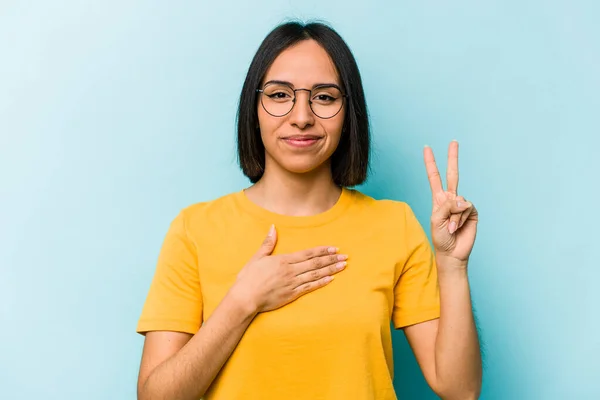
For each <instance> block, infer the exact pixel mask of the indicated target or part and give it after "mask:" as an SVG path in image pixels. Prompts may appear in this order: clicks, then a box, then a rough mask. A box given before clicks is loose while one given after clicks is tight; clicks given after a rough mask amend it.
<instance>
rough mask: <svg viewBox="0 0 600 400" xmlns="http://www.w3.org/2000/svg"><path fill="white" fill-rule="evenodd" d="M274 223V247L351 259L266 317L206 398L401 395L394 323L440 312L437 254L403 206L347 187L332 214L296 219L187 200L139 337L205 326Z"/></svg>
mask: <svg viewBox="0 0 600 400" xmlns="http://www.w3.org/2000/svg"><path fill="white" fill-rule="evenodd" d="M272 223H274V224H275V225H276V227H277V231H278V241H277V246H276V247H275V251H274V253H273V254H284V253H291V252H295V251H298V250H302V249H306V248H310V247H314V246H321V245H325V246H328V245H329V246H336V247H339V249H340V253H342V254H348V256H349V258H348V265H347V267H346V269H345V270H343V271H341V272H340V273H338V274H337V275H335V279H334V280H333V281H332V282H331V283H330V284H329V285H327V286H325V287H324V288H321V289H318V290H316V291H314V292H311V293H308V294H307V295H305V296H303V297H300V298H299V299H297V300H296V301H294V302H292V303H290V304H288V305H286V306H284V307H282V308H279V309H277V310H274V311H270V312H266V313H260V314H258V315H257V316H256V318H255V319H254V320H253V321H252V323H251V324H250V326H249V328H248V330H247V331H246V332H245V334H244V335H243V337H242V339H241V341H240V342H239V344H238V346H237V347H236V349H235V350H234V352H233V354H232V355H231V357H230V358H229V360H228V361H227V362H226V363H225V365H224V366H223V368H222V370H221V372H220V374H219V375H218V376H217V378H216V379H215V381H214V382H213V384H212V385H211V387H210V389H209V391H208V392H207V393H206V395H205V399H207V400H232V399H244V400H252V399H261V400H263V399H276V400H283V399H285V400H293V399H309V400H319V399H323V400H337V399H339V400H349V399H353V400H367V399H377V400H387V399H395V398H396V395H395V391H394V388H393V384H392V383H393V356H392V344H391V332H390V330H391V328H390V321H392V322H393V324H394V326H395V327H396V328H402V327H405V326H407V325H412V324H415V323H419V322H423V321H427V320H431V319H435V318H438V317H439V315H440V306H439V288H438V281H437V270H436V266H435V258H434V256H433V252H432V249H431V246H430V244H429V241H428V239H427V236H426V235H425V232H424V230H423V229H422V227H421V225H420V224H419V222H418V220H417V219H416V217H415V215H414V214H413V212H412V210H411V208H410V207H409V206H408V205H407V204H406V203H403V202H398V201H391V200H375V199H373V198H371V197H369V196H367V195H364V194H362V193H361V192H359V191H356V190H351V189H343V191H342V194H341V196H340V198H339V200H338V201H337V203H336V204H335V205H334V206H333V207H332V208H331V209H329V210H327V211H326V212H323V213H321V214H318V215H314V216H307V217H294V216H285V215H280V214H275V213H272V212H270V211H268V210H265V209H263V208H261V207H259V206H258V205H256V204H255V203H253V202H251V201H250V200H249V199H248V198H247V197H246V195H245V193H244V191H239V192H236V193H232V194H229V195H226V196H223V197H221V198H219V199H216V200H213V201H209V202H203V203H198V204H195V205H192V206H190V207H187V208H186V209H184V210H182V212H181V213H180V214H179V215H178V216H177V217H176V218H175V220H174V221H173V222H172V224H171V227H170V229H169V231H168V233H167V236H166V238H165V241H164V244H163V247H162V249H161V252H160V256H159V259H158V265H157V268H156V273H155V275H154V279H153V281H152V284H151V287H150V291H149V293H148V297H147V299H146V303H145V305H144V308H143V312H142V315H141V318H140V320H139V323H138V326H137V332H139V333H143V332H147V331H155V330H169V331H181V332H188V333H191V334H195V333H196V332H197V331H198V329H202V328H201V325H202V322H203V321H206V320H207V319H208V318H210V315H211V313H212V312H213V311H214V310H215V308H216V307H217V305H218V304H219V302H220V301H221V300H222V299H223V297H224V296H225V294H226V293H227V291H228V290H229V288H230V287H231V286H232V284H233V283H234V281H235V279H236V275H237V274H238V272H239V271H240V270H241V268H242V267H243V266H244V265H245V264H246V263H247V262H248V260H249V259H250V257H251V256H252V255H253V254H254V253H256V251H257V250H258V248H259V246H260V244H261V243H262V241H263V240H264V238H265V236H266V234H267V232H268V230H269V227H270V225H271V224H272Z"/></svg>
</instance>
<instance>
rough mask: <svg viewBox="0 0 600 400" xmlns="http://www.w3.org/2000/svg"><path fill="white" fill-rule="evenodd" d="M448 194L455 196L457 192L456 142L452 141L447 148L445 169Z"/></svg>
mask: <svg viewBox="0 0 600 400" xmlns="http://www.w3.org/2000/svg"><path fill="white" fill-rule="evenodd" d="M446 184H447V185H448V192H450V193H452V194H454V195H456V193H457V191H458V142H457V141H456V140H453V141H452V142H450V146H449V147H448V168H447V169H446Z"/></svg>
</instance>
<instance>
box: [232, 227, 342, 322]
mask: <svg viewBox="0 0 600 400" xmlns="http://www.w3.org/2000/svg"><path fill="white" fill-rule="evenodd" d="M276 243H277V232H276V230H275V227H274V226H272V227H271V229H270V231H269V234H268V236H267V237H266V238H265V240H264V242H263V243H262V245H261V246H260V249H259V250H258V252H257V253H256V254H255V255H254V256H253V257H252V258H251V259H250V261H248V263H247V264H246V265H245V266H244V268H242V270H241V271H240V272H239V274H238V276H237V280H236V282H235V284H234V285H233V287H232V291H234V292H235V294H236V297H237V296H239V297H240V298H241V299H243V301H244V302H248V303H247V304H246V305H248V306H250V307H251V308H252V310H253V311H254V312H256V313H259V312H265V311H271V310H275V309H277V308H279V307H282V306H284V305H286V304H288V303H291V302H292V301H294V300H296V299H297V298H298V297H300V296H303V295H305V294H307V293H309V292H312V291H314V290H316V289H319V288H321V287H323V286H325V285H327V284H328V283H329V282H331V280H333V275H334V274H336V273H338V272H340V271H341V270H343V269H344V268H345V266H346V261H345V260H346V259H347V258H348V256H346V255H341V254H337V252H338V250H337V248H335V247H327V246H320V247H314V248H311V249H307V250H301V251H298V252H295V253H291V254H282V255H275V256H273V255H271V253H272V252H273V250H274V248H275V244H276Z"/></svg>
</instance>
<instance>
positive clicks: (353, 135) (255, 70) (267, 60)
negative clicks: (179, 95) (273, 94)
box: [237, 22, 371, 187]
mask: <svg viewBox="0 0 600 400" xmlns="http://www.w3.org/2000/svg"><path fill="white" fill-rule="evenodd" d="M310 39H312V40H315V41H316V42H317V43H319V45H321V47H323V49H324V50H325V51H326V52H327V53H328V54H329V57H331V59H332V60H333V63H334V65H335V67H336V69H337V73H338V75H339V78H340V81H341V82H340V83H341V88H342V90H343V92H344V93H345V94H346V95H347V96H348V97H346V100H345V105H344V106H345V107H346V109H345V117H344V124H343V128H342V135H341V138H340V142H339V144H338V147H337V149H336V150H335V151H334V153H333V155H332V156H331V172H332V176H333V181H334V182H335V184H336V185H338V186H345V187H348V186H356V185H360V184H361V183H363V182H364V181H366V179H367V175H368V170H369V151H370V143H371V140H370V133H369V118H368V115H367V104H366V102H365V95H364V91H363V86H362V80H361V77H360V72H359V70H358V66H357V64H356V60H355V59H354V56H353V55H352V52H351V50H350V48H349V47H348V45H347V44H346V42H345V41H344V40H343V39H342V37H341V36H340V35H339V34H338V33H337V32H336V31H335V30H333V28H331V27H329V26H327V25H325V24H323V23H320V22H312V23H308V24H304V23H301V22H286V23H284V24H281V25H279V26H277V27H276V28H275V29H273V30H272V31H271V32H270V33H269V34H268V35H267V36H266V37H265V39H264V40H263V42H262V43H261V45H260V47H259V48H258V50H257V52H256V54H255V55H254V58H253V59H252V62H251V64H250V67H249V68H248V73H247V75H246V79H245V81H244V85H243V87H242V93H241V95H240V99H239V106H238V111H237V150H238V162H239V164H240V167H241V168H242V171H243V172H244V175H246V176H247V177H248V178H249V179H250V181H251V182H252V183H256V182H258V180H259V179H260V178H261V177H262V175H263V173H264V170H265V147H264V144H263V142H262V139H261V136H260V132H259V129H258V126H259V125H258V112H257V106H258V103H257V102H258V95H259V94H258V93H257V92H256V89H260V87H261V86H262V83H263V80H264V78H265V74H266V72H267V70H268V69H269V67H270V66H271V64H272V63H273V61H274V60H275V58H277V56H278V55H279V54H281V52H283V51H284V50H285V49H287V48H289V47H291V46H293V45H295V44H297V43H299V42H300V41H302V40H310Z"/></svg>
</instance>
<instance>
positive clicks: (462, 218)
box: [456, 207, 475, 230]
mask: <svg viewBox="0 0 600 400" xmlns="http://www.w3.org/2000/svg"><path fill="white" fill-rule="evenodd" d="M474 210H475V207H470V208H468V209H467V210H466V211H465V212H463V213H462V215H461V216H460V221H459V222H458V228H456V229H457V230H458V229H460V228H462V226H463V225H464V224H465V222H467V220H468V219H469V217H470V216H471V214H472V213H473V211H474Z"/></svg>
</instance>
